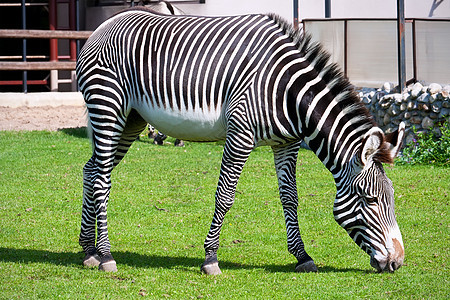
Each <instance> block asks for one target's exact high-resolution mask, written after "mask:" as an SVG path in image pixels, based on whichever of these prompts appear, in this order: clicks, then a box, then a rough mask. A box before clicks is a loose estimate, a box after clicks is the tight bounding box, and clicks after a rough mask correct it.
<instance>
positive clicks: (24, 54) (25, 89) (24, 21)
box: [22, 0, 28, 93]
mask: <svg viewBox="0 0 450 300" xmlns="http://www.w3.org/2000/svg"><path fill="white" fill-rule="evenodd" d="M22 29H27V12H26V9H25V0H22ZM22 61H27V39H23V40H22ZM27 80H28V73H27V70H23V73H22V88H23V92H24V93H27V92H28V85H27Z"/></svg>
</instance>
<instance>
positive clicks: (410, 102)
mask: <svg viewBox="0 0 450 300" xmlns="http://www.w3.org/2000/svg"><path fill="white" fill-rule="evenodd" d="M415 106H416V105H415V103H414V102H413V101H409V102H408V104H407V105H406V108H407V109H408V110H409V111H411V110H413V109H415Z"/></svg>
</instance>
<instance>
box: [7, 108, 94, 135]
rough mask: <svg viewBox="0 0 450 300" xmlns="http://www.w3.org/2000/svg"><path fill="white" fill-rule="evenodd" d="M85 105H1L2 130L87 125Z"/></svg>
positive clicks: (53, 128)
mask: <svg viewBox="0 0 450 300" xmlns="http://www.w3.org/2000/svg"><path fill="white" fill-rule="evenodd" d="M85 111H86V109H85V107H84V106H58V107H51V106H42V107H17V108H11V107H0V130H15V131H17V130H50V131H56V130H60V129H64V128H76V127H85V126H86V112H85Z"/></svg>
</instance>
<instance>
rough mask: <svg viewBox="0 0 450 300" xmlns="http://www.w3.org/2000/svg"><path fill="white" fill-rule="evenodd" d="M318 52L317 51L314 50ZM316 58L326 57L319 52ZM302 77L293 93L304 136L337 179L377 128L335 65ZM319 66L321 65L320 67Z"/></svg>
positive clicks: (312, 63)
mask: <svg viewBox="0 0 450 300" xmlns="http://www.w3.org/2000/svg"><path fill="white" fill-rule="evenodd" d="M313 51H314V49H313ZM316 55H322V53H321V52H320V51H319V52H317V53H316ZM311 65H312V67H313V69H314V70H313V71H311V72H309V74H307V75H305V76H302V77H301V76H299V79H298V81H299V82H298V83H296V84H294V86H300V87H301V88H298V89H297V90H296V91H290V94H291V95H292V96H293V97H294V98H295V100H293V101H296V104H297V111H296V114H297V115H296V116H293V119H295V120H298V124H299V125H298V126H299V128H300V130H301V136H302V137H303V139H304V141H305V142H306V143H307V144H308V146H309V147H310V148H311V150H312V151H314V152H315V153H316V155H317V157H318V158H319V159H320V160H321V161H322V162H323V164H324V165H325V166H326V167H327V168H328V170H330V171H331V173H332V174H333V175H335V176H337V174H338V173H339V172H341V170H342V168H343V166H344V165H346V164H347V163H348V162H350V161H351V160H352V159H353V158H354V157H355V155H356V153H357V152H358V150H359V148H360V145H361V141H362V137H363V136H364V134H365V133H366V132H367V131H369V129H370V128H372V127H373V126H375V123H374V121H373V118H372V117H371V116H370V114H369V112H368V111H367V109H366V108H365V107H364V105H363V104H362V103H361V102H360V100H359V98H358V97H357V95H356V94H355V92H354V91H353V89H352V88H351V86H350V84H349V82H348V81H347V80H346V79H345V78H344V77H343V76H342V74H341V73H340V72H338V71H337V70H336V67H335V66H333V65H328V66H325V67H323V68H322V69H321V70H320V71H317V67H316V66H314V61H313V62H311ZM316 65H317V64H316Z"/></svg>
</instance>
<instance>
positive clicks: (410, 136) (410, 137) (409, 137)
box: [405, 132, 414, 145]
mask: <svg viewBox="0 0 450 300" xmlns="http://www.w3.org/2000/svg"><path fill="white" fill-rule="evenodd" d="M413 140H414V133H413V132H410V133H408V134H407V135H406V138H405V145H408V144H409V143H411V142H412V141H413Z"/></svg>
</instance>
